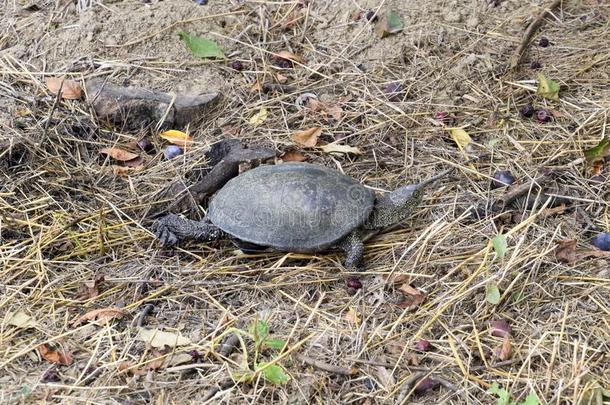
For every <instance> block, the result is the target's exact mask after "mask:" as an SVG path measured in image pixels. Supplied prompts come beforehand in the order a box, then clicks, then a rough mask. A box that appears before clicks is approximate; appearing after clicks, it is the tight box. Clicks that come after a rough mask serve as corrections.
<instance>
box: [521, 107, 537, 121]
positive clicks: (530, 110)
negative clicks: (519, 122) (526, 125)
mask: <svg viewBox="0 0 610 405" xmlns="http://www.w3.org/2000/svg"><path fill="white" fill-rule="evenodd" d="M519 112H520V113H521V115H522V116H524V117H525V118H531V117H533V116H534V112H535V110H534V106H532V105H531V104H526V105H524V106H523V107H521V110H519Z"/></svg>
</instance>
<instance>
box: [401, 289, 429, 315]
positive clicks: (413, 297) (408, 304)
mask: <svg viewBox="0 0 610 405" xmlns="http://www.w3.org/2000/svg"><path fill="white" fill-rule="evenodd" d="M398 289H399V290H400V291H402V292H403V293H404V299H403V300H402V301H401V302H399V303H398V306H399V307H400V308H408V309H409V310H410V311H412V310H414V309H416V308H417V307H418V306H419V305H421V304H422V303H423V302H424V301H425V300H426V296H425V295H423V294H422V293H421V291H419V290H418V289H416V288H413V287H411V286H410V285H409V284H406V283H405V284H403V285H401V286H400V288H398Z"/></svg>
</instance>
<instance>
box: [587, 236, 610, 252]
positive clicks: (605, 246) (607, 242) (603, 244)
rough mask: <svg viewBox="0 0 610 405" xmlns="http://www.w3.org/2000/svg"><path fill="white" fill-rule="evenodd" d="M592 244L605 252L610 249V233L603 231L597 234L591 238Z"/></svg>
mask: <svg viewBox="0 0 610 405" xmlns="http://www.w3.org/2000/svg"><path fill="white" fill-rule="evenodd" d="M591 244H592V245H593V246H595V247H596V248H598V249H600V250H603V251H604V252H608V251H610V233H608V232H601V233H599V234H597V235H595V237H594V238H593V239H591Z"/></svg>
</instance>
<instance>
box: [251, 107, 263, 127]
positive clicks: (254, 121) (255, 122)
mask: <svg viewBox="0 0 610 405" xmlns="http://www.w3.org/2000/svg"><path fill="white" fill-rule="evenodd" d="M266 119H267V109H266V108H265V107H263V108H261V109H260V111H259V112H257V113H256V114H254V115H253V116H252V117H251V118H250V125H252V126H253V127H258V126H259V125H261V124H262V123H263V122H265V120H266Z"/></svg>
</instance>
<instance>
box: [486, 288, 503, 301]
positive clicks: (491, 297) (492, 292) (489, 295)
mask: <svg viewBox="0 0 610 405" xmlns="http://www.w3.org/2000/svg"><path fill="white" fill-rule="evenodd" d="M500 298H501V295H500V289H499V288H498V286H497V285H496V284H494V283H488V284H487V285H486V286H485V299H486V300H487V302H489V303H490V304H492V305H498V304H499V303H500Z"/></svg>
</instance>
